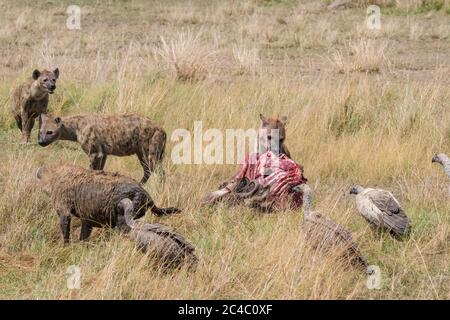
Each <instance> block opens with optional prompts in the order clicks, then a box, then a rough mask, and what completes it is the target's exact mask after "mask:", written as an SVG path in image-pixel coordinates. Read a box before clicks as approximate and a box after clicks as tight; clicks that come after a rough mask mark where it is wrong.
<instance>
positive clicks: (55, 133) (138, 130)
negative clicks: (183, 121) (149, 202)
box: [39, 114, 167, 183]
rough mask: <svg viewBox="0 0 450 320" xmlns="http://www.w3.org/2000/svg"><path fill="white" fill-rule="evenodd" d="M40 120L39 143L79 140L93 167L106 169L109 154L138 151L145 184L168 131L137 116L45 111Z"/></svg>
mask: <svg viewBox="0 0 450 320" xmlns="http://www.w3.org/2000/svg"><path fill="white" fill-rule="evenodd" d="M41 121H42V126H41V129H40V132H39V145H40V146H43V147H45V146H47V145H49V144H51V143H52V142H54V141H56V140H69V141H76V142H78V143H80V145H81V148H82V149H83V151H84V152H85V153H86V154H87V155H88V156H89V159H90V163H91V165H90V167H91V169H93V170H103V168H104V166H105V162H106V158H107V156H108V155H114V156H119V157H122V156H129V155H134V154H135V155H137V157H138V159H139V161H140V163H141V165H142V167H143V169H144V176H143V178H142V180H141V183H145V182H147V180H148V179H149V177H150V174H151V173H152V172H153V171H154V170H155V167H156V165H157V164H159V163H160V162H161V161H162V158H163V156H164V150H165V146H166V138H167V137H166V132H165V131H164V130H163V129H162V128H161V127H158V126H156V125H155V124H153V122H152V121H150V120H149V119H147V118H144V117H140V116H137V115H133V114H126V115H99V114H91V115H78V116H68V117H55V116H53V115H50V114H48V115H46V114H43V115H41Z"/></svg>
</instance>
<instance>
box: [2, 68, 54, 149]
mask: <svg viewBox="0 0 450 320" xmlns="http://www.w3.org/2000/svg"><path fill="white" fill-rule="evenodd" d="M58 77H59V69H58V68H56V69H55V70H53V71H48V70H43V71H39V70H37V69H36V70H34V71H33V74H32V76H31V79H29V80H27V81H26V82H25V83H23V84H21V85H20V86H18V87H17V88H16V89H15V90H14V91H13V94H12V97H11V112H12V114H13V116H14V119H15V120H16V123H17V127H18V128H19V130H20V131H21V132H22V137H23V141H24V142H25V143H29V142H30V136H31V130H32V129H33V126H34V121H35V119H36V118H37V117H39V116H40V115H41V114H45V113H47V106H48V96H49V94H53V93H54V92H55V89H56V80H57V79H58ZM40 125H41V123H40V121H39V127H40Z"/></svg>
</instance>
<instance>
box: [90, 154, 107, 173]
mask: <svg viewBox="0 0 450 320" xmlns="http://www.w3.org/2000/svg"><path fill="white" fill-rule="evenodd" d="M89 160H90V162H91V165H90V168H91V169H92V170H103V167H104V166H105V162H106V155H104V154H103V153H101V152H98V153H97V152H96V153H90V154H89Z"/></svg>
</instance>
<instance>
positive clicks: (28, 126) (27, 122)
mask: <svg viewBox="0 0 450 320" xmlns="http://www.w3.org/2000/svg"><path fill="white" fill-rule="evenodd" d="M21 117H22V137H23V140H24V141H23V142H25V143H29V142H30V140H31V130H32V129H33V126H34V117H33V116H32V115H28V114H27V113H26V112H22V114H21Z"/></svg>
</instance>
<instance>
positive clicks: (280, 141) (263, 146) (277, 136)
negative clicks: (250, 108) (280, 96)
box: [258, 114, 291, 158]
mask: <svg viewBox="0 0 450 320" xmlns="http://www.w3.org/2000/svg"><path fill="white" fill-rule="evenodd" d="M259 118H260V119H261V125H260V127H259V133H258V153H265V152H267V151H272V152H274V153H277V154H278V153H284V154H285V155H286V156H288V157H289V158H290V157H291V153H290V152H289V150H288V148H287V146H286V144H285V143H284V141H285V139H286V123H287V117H286V116H282V117H281V118H278V117H273V118H266V117H265V116H263V115H262V114H260V115H259Z"/></svg>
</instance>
